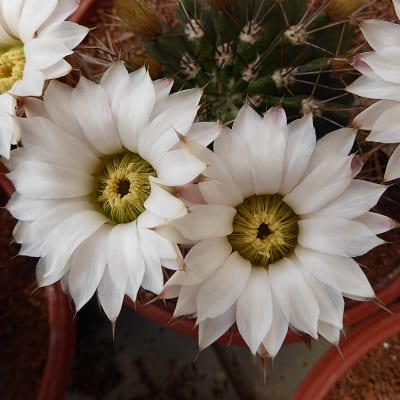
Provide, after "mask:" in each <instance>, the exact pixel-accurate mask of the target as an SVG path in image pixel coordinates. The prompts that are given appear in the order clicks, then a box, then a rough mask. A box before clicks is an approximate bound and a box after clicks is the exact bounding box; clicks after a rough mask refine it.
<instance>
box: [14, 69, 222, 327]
mask: <svg viewBox="0 0 400 400" xmlns="http://www.w3.org/2000/svg"><path fill="white" fill-rule="evenodd" d="M171 87H172V82H171V81H170V80H166V79H164V80H159V81H155V82H152V81H151V79H150V77H149V75H148V73H147V71H146V70H145V69H144V68H142V69H140V70H137V71H135V72H133V73H131V74H128V72H127V71H126V69H125V67H124V66H123V64H122V63H116V64H114V65H112V66H111V67H110V69H109V70H108V71H107V72H106V74H105V75H104V76H103V78H102V81H101V83H100V84H95V83H93V82H90V81H89V80H87V79H85V78H83V77H82V78H81V79H80V82H79V84H78V85H77V87H76V88H75V89H72V88H70V87H69V86H67V85H65V84H62V83H60V82H58V81H51V82H50V84H49V87H48V89H47V90H46V92H45V95H44V101H41V100H38V99H34V98H33V99H29V100H27V107H26V111H27V118H19V119H17V123H18V124H19V126H20V128H21V130H22V131H23V132H24V135H25V136H24V138H25V139H24V147H23V148H20V149H16V150H13V151H12V153H13V157H12V159H11V160H10V162H9V164H8V165H9V168H10V170H11V172H10V173H9V174H8V177H9V178H10V179H11V180H12V182H13V184H14V186H15V189H16V192H15V193H14V195H13V196H12V198H11V200H10V201H9V203H8V206H7V208H8V210H9V211H10V212H11V213H12V214H13V216H14V217H16V218H17V219H19V220H20V221H19V222H18V224H17V225H16V228H15V231H14V236H15V239H16V241H17V242H19V243H22V246H21V250H20V254H23V255H29V256H35V257H41V259H40V260H39V262H38V265H37V279H38V282H39V285H40V286H43V285H49V284H52V283H53V282H56V281H57V280H59V279H61V278H62V279H63V284H64V286H65V287H67V288H68V289H69V291H70V293H71V295H72V297H73V299H74V302H75V305H76V308H77V309H80V308H81V307H82V306H83V305H84V304H85V303H86V302H87V301H88V300H89V299H90V297H91V296H92V295H93V293H94V292H95V291H96V289H97V292H98V297H99V300H100V303H101V305H102V306H103V308H104V310H105V312H106V314H107V316H108V317H109V318H110V319H111V320H115V319H116V317H117V316H118V313H119V311H120V308H121V305H122V300H123V296H124V294H125V293H126V294H128V295H129V296H130V297H131V298H132V299H133V300H135V299H136V294H137V292H138V289H139V287H140V286H142V287H144V288H145V289H148V290H151V291H153V292H155V293H159V292H160V290H161V289H162V287H163V274H162V269H161V264H163V265H165V266H166V267H169V268H175V269H176V268H177V267H179V262H180V258H179V257H180V253H179V251H178V250H177V246H176V245H175V244H174V243H172V242H170V241H168V240H166V239H164V238H162V237H161V236H159V235H158V234H157V233H155V232H154V230H153V229H154V228H155V227H157V226H158V225H160V224H165V223H166V222H168V221H169V220H171V219H173V218H176V217H180V216H182V215H184V214H185V213H186V212H187V210H186V206H185V205H184V204H183V202H182V201H181V200H180V199H178V198H177V197H176V196H175V195H174V192H175V190H176V189H175V186H178V185H182V184H186V183H188V182H190V181H191V180H192V179H194V178H195V177H196V176H197V175H198V174H199V173H200V172H201V171H202V170H203V169H204V168H205V164H204V163H203V162H201V161H200V160H199V159H197V158H196V157H195V156H193V155H192V154H190V153H189V152H188V151H187V150H185V149H183V148H182V147H181V146H180V145H179V138H178V135H177V132H179V133H180V134H181V135H188V137H191V138H192V139H195V140H198V141H199V142H201V143H203V144H204V145H205V144H208V143H209V142H210V141H212V140H213V139H214V138H215V137H216V135H217V134H218V133H219V127H218V125H217V124H214V125H213V126H210V124H209V123H195V124H193V121H194V119H195V117H196V113H197V109H198V102H199V99H200V97H201V90H199V89H191V90H185V91H181V92H178V93H174V94H172V95H169V91H170V89H171Z"/></svg>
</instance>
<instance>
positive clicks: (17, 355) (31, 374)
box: [0, 189, 48, 400]
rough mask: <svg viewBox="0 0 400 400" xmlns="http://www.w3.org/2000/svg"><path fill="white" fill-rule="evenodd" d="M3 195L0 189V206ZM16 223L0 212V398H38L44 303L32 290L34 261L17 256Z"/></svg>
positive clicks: (39, 292) (44, 347)
mask: <svg viewBox="0 0 400 400" xmlns="http://www.w3.org/2000/svg"><path fill="white" fill-rule="evenodd" d="M5 203H6V196H5V194H4V193H3V191H2V190H1V189H0V205H1V206H4V204H5ZM14 224H15V221H14V219H13V218H12V217H11V216H10V215H9V213H8V211H7V210H5V209H4V208H1V209H0V327H1V329H0V343H1V345H0V382H1V384H0V398H1V399H2V400H15V399H23V400H30V399H35V398H36V397H37V392H38V389H39V384H40V380H41V377H42V373H43V368H44V365H45V361H46V354H47V345H48V343H47V336H48V324H47V301H46V298H45V295H44V292H43V290H41V289H38V290H36V291H35V289H36V287H37V285H36V283H35V264H36V260H35V259H32V258H27V257H20V256H17V257H16V254H17V252H18V246H17V245H15V244H13V245H11V246H10V243H11V233H12V229H13V227H14Z"/></svg>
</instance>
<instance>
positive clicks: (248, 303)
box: [236, 267, 272, 354]
mask: <svg viewBox="0 0 400 400" xmlns="http://www.w3.org/2000/svg"><path fill="white" fill-rule="evenodd" d="M236 321H237V326H238V330H239V332H240V334H241V335H242V337H243V339H244V341H245V342H246V343H247V345H248V346H249V348H250V350H251V352H252V353H253V354H256V353H257V350H258V347H259V346H260V344H261V342H262V340H263V339H264V338H265V336H266V334H267V332H268V331H269V329H270V327H271V323H272V300H271V286H270V280H269V276H268V272H267V271H266V270H265V269H264V268H261V267H260V268H257V267H255V268H252V270H251V272H250V276H249V279H248V280H247V284H246V287H245V288H244V290H243V292H242V294H241V295H240V296H239V298H238V300H237V303H236Z"/></svg>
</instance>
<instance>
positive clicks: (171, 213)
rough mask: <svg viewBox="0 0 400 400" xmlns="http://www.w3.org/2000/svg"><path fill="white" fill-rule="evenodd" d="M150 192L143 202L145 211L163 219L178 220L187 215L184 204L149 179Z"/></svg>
mask: <svg viewBox="0 0 400 400" xmlns="http://www.w3.org/2000/svg"><path fill="white" fill-rule="evenodd" d="M150 186H151V192H150V196H149V197H148V199H147V200H146V201H145V202H144V206H145V207H146V209H148V210H150V211H151V212H153V213H154V214H156V215H159V216H160V217H164V218H179V217H183V216H184V215H185V214H186V213H187V209H186V206H185V204H184V203H183V202H182V201H181V200H179V199H178V198H177V197H175V196H173V195H172V194H171V193H169V192H167V191H166V190H164V189H163V188H161V187H160V186H159V185H158V184H157V182H155V181H154V179H151V178H150Z"/></svg>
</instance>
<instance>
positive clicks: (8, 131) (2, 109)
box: [0, 93, 19, 158]
mask: <svg viewBox="0 0 400 400" xmlns="http://www.w3.org/2000/svg"><path fill="white" fill-rule="evenodd" d="M15 106H16V101H15V99H14V97H12V96H10V95H8V94H7V93H3V94H2V95H0V125H1V132H0V155H1V156H3V157H5V158H10V147H11V143H16V140H15V139H17V138H15V137H14V135H15V134H16V135H17V136H19V134H18V130H17V129H15V125H16V123H15V119H14V118H12V115H15Z"/></svg>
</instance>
